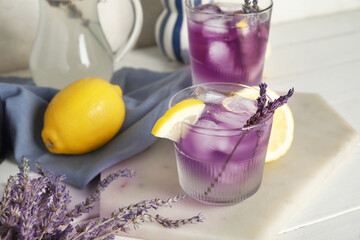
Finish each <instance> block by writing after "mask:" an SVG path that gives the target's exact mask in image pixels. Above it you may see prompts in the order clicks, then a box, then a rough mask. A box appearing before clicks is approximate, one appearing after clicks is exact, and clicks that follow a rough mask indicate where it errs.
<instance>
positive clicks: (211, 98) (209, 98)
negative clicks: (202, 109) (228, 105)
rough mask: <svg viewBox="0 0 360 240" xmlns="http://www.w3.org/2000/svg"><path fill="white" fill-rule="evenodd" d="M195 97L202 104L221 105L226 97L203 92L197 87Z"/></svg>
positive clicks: (216, 93)
mask: <svg viewBox="0 0 360 240" xmlns="http://www.w3.org/2000/svg"><path fill="white" fill-rule="evenodd" d="M195 94H196V97H197V98H198V99H200V100H201V101H203V102H204V103H215V104H216V103H221V102H222V101H223V100H224V98H226V95H225V94H223V93H220V92H217V91H211V90H205V89H203V88H201V87H198V88H197V89H196V90H195Z"/></svg>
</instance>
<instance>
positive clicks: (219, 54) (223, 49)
mask: <svg viewBox="0 0 360 240" xmlns="http://www.w3.org/2000/svg"><path fill="white" fill-rule="evenodd" d="M230 53H231V52H230V49H229V47H228V46H227V44H226V43H224V42H219V41H216V42H213V43H211V44H210V47H209V59H210V61H211V62H216V63H218V62H220V63H221V62H224V61H225V63H226V64H228V60H229V59H230V57H229V56H230Z"/></svg>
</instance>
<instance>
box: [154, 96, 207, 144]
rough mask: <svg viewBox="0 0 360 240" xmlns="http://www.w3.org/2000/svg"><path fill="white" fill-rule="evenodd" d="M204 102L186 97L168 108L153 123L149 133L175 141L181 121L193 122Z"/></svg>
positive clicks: (201, 110) (177, 137) (196, 118)
mask: <svg viewBox="0 0 360 240" xmlns="http://www.w3.org/2000/svg"><path fill="white" fill-rule="evenodd" d="M204 108H205V104H204V103H203V102H202V101H201V100H199V99H186V100H183V101H181V102H179V103H177V104H176V105H175V106H173V107H172V108H170V109H169V110H168V111H167V112H165V114H164V115H163V116H162V117H161V118H159V120H158V121H157V122H156V123H155V125H154V127H153V129H152V130H151V133H152V134H153V135H154V136H156V137H160V138H167V139H170V140H172V141H175V142H177V141H178V140H179V139H180V134H181V123H182V122H186V123H189V124H195V123H196V122H197V120H198V119H199V117H200V116H201V113H202V112H203V111H204Z"/></svg>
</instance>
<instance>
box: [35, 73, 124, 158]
mask: <svg viewBox="0 0 360 240" xmlns="http://www.w3.org/2000/svg"><path fill="white" fill-rule="evenodd" d="M124 118H125V104H124V101H123V99H122V90H121V88H120V87H119V86H117V85H113V84H110V83H108V82H106V81H105V80H102V79H99V78H85V79H80V80H78V81H76V82H74V83H72V84H70V85H68V86H67V87H65V88H64V89H62V90H61V91H60V92H59V93H57V94H56V95H55V96H54V97H53V99H52V100H51V101H50V103H49V105H48V107H47V108H46V111H45V116H44V128H43V130H42V133H41V136H42V140H43V142H44V144H45V146H46V148H47V149H48V150H49V151H50V152H52V153H58V154H83V153H87V152H91V151H93V150H95V149H97V148H99V147H101V146H103V145H104V144H105V143H107V142H108V141H110V140H111V139H112V138H113V137H114V136H115V135H116V133H117V132H118V131H119V129H120V128H121V126H122V124H123V122H124Z"/></svg>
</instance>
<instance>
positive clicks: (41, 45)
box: [30, 0, 143, 89]
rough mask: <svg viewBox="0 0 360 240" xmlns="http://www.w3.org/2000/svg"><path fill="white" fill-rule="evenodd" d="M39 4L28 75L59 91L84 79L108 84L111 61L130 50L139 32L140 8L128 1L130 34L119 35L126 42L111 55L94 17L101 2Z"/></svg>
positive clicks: (75, 0) (51, 0) (45, 1)
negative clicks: (130, 17)
mask: <svg viewBox="0 0 360 240" xmlns="http://www.w3.org/2000/svg"><path fill="white" fill-rule="evenodd" d="M39 1H40V20H39V27H38V33H37V36H36V39H35V42H34V45H33V48H32V52H31V56H30V71H31V74H32V77H33V79H34V81H35V83H36V85H38V86H47V87H54V88H59V89H62V88H64V87H65V86H67V85H68V84H70V83H72V82H74V81H76V80H78V79H81V78H86V77H97V78H102V79H104V80H107V81H109V80H110V79H111V77H112V75H113V63H114V61H119V60H120V59H121V58H122V57H124V55H125V54H126V53H127V52H128V51H129V50H130V49H131V48H132V47H133V46H134V44H135V43H136V40H137V38H138V36H139V34H140V31H141V28H142V17H143V16H142V8H141V4H140V2H139V0H131V6H132V7H133V12H134V17H135V20H134V26H133V28H132V30H131V33H123V34H124V37H126V38H127V42H126V44H125V45H124V46H121V47H120V48H119V49H117V51H115V53H114V52H113V51H112V50H111V47H110V45H109V43H108V41H107V39H106V37H105V35H104V33H103V30H102V28H101V25H100V21H99V17H98V11H97V5H98V3H99V2H100V1H103V0H39ZM122 1H123V0H122ZM105 4H106V1H105Z"/></svg>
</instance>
